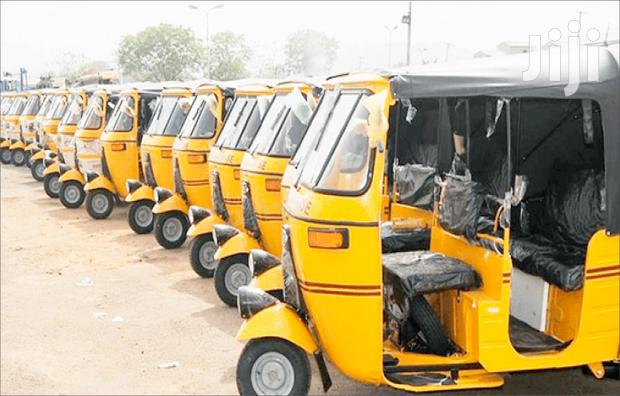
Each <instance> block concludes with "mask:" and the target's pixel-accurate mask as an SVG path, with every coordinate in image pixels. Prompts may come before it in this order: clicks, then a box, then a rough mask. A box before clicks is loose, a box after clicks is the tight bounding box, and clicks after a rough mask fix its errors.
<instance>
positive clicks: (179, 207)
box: [153, 194, 189, 214]
mask: <svg viewBox="0 0 620 396" xmlns="http://www.w3.org/2000/svg"><path fill="white" fill-rule="evenodd" d="M176 211H179V212H183V213H185V214H187V213H189V206H188V205H187V202H186V201H185V200H184V199H183V198H181V196H180V195H179V194H172V196H171V197H170V198H167V199H164V200H163V201H161V202H157V203H156V204H155V206H153V213H154V214H161V213H166V212H176Z"/></svg>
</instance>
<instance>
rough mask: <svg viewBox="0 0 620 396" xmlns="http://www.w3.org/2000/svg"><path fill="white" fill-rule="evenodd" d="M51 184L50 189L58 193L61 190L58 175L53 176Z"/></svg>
mask: <svg viewBox="0 0 620 396" xmlns="http://www.w3.org/2000/svg"><path fill="white" fill-rule="evenodd" d="M49 186H50V191H52V192H53V193H55V194H58V193H59V192H60V182H59V181H58V176H54V177H52V179H51V180H50V183H49Z"/></svg>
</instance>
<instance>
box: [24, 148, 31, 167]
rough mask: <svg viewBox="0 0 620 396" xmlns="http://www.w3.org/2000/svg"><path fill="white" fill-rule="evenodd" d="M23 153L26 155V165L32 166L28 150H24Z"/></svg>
mask: <svg viewBox="0 0 620 396" xmlns="http://www.w3.org/2000/svg"><path fill="white" fill-rule="evenodd" d="M24 155H25V156H26V166H27V167H28V168H30V167H31V166H32V165H30V155H31V154H30V151H25V152H24Z"/></svg>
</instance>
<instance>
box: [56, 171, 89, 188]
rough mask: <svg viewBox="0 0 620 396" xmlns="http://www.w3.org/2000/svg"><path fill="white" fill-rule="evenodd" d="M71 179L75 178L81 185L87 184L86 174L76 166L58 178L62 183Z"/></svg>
mask: <svg viewBox="0 0 620 396" xmlns="http://www.w3.org/2000/svg"><path fill="white" fill-rule="evenodd" d="M69 180H75V181H76V182H78V183H80V184H81V185H84V184H86V180H85V179H84V175H82V172H80V171H79V170H77V169H75V168H74V169H71V170H68V171H66V172H65V173H63V174H62V175H60V177H59V178H58V181H59V182H61V183H65V182H68V181H69Z"/></svg>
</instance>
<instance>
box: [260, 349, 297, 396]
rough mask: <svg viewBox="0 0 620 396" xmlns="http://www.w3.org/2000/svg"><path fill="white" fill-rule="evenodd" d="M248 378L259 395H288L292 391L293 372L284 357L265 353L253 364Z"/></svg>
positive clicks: (276, 353)
mask: <svg viewBox="0 0 620 396" xmlns="http://www.w3.org/2000/svg"><path fill="white" fill-rule="evenodd" d="M250 378H251V380H252V388H254V390H255V391H256V393H257V394H259V395H288V394H289V393H291V391H292V390H293V385H294V383H295V371H294V370H293V365H292V364H291V362H290V361H289V360H288V359H287V358H286V357H285V356H284V355H282V354H281V353H278V352H267V353H265V354H263V355H261V356H260V357H259V358H258V359H256V361H255V362H254V365H253V366H252V370H251V373H250Z"/></svg>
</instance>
